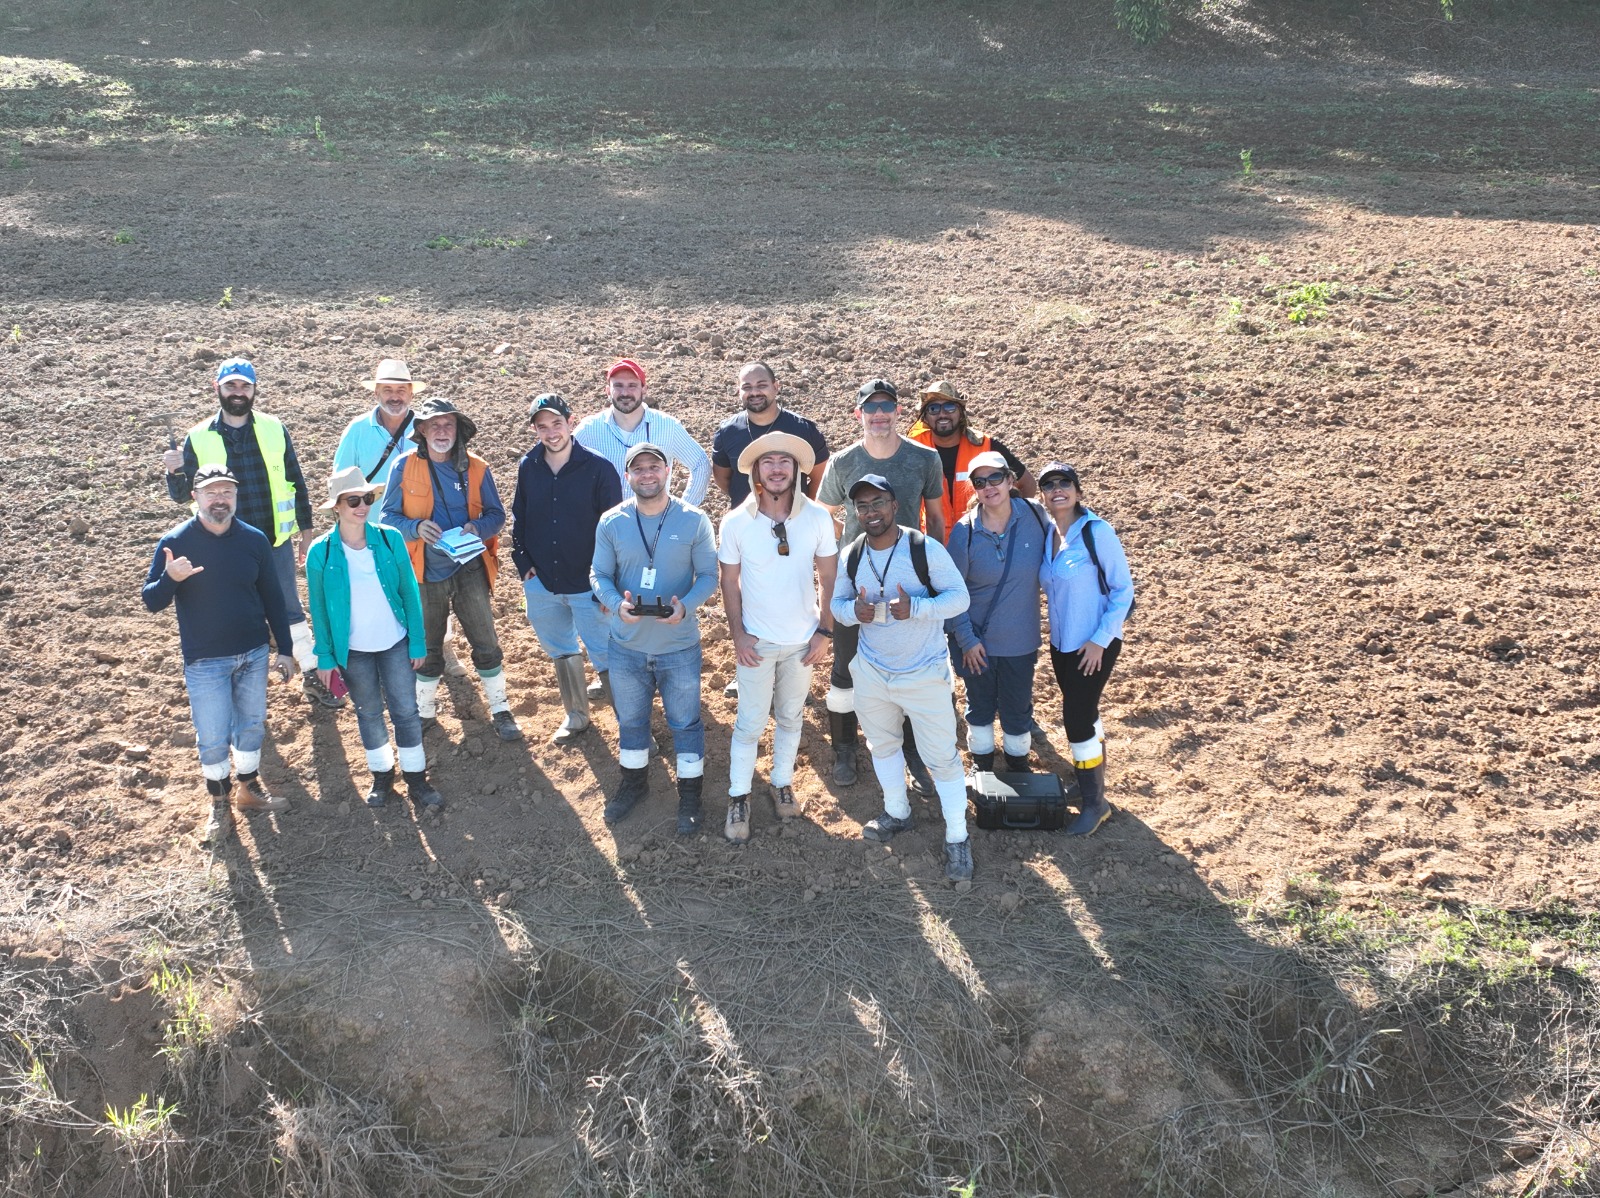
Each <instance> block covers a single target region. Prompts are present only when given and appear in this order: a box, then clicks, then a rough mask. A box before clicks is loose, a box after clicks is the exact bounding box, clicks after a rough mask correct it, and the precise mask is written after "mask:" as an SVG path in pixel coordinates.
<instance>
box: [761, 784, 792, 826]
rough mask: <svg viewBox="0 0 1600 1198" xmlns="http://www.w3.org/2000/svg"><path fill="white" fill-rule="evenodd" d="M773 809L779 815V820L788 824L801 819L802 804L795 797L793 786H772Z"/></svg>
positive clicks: (770, 788)
mask: <svg viewBox="0 0 1600 1198" xmlns="http://www.w3.org/2000/svg"><path fill="white" fill-rule="evenodd" d="M768 789H769V790H771V792H772V809H773V810H774V811H776V812H777V813H778V818H779V819H780V820H783V821H785V822H787V821H788V820H792V819H799V818H800V803H799V800H797V799H796V798H795V797H794V787H792V786H772V787H769V788H768Z"/></svg>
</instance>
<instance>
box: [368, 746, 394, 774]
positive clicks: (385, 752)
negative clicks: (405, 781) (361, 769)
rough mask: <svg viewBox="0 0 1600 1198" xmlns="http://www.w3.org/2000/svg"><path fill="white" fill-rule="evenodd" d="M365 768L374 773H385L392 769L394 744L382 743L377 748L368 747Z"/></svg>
mask: <svg viewBox="0 0 1600 1198" xmlns="http://www.w3.org/2000/svg"><path fill="white" fill-rule="evenodd" d="M366 752H367V768H368V769H369V770H371V771H372V772H373V773H374V774H382V773H386V772H387V771H389V770H392V769H394V746H393V745H387V744H386V745H384V746H382V747H381V748H377V749H368V750H367V751H366Z"/></svg>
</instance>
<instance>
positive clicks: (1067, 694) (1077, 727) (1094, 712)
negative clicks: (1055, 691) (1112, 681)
mask: <svg viewBox="0 0 1600 1198" xmlns="http://www.w3.org/2000/svg"><path fill="white" fill-rule="evenodd" d="M1121 652H1122V638H1121V637H1118V638H1117V639H1116V640H1114V641H1112V642H1111V643H1110V644H1109V645H1107V646H1106V651H1105V653H1104V655H1103V656H1102V657H1101V658H1100V668H1099V669H1098V670H1096V671H1095V672H1094V673H1093V674H1085V673H1084V672H1083V671H1082V670H1080V669H1079V668H1078V655H1077V654H1076V653H1063V652H1061V650H1060V649H1057V648H1056V647H1055V646H1054V645H1051V646H1050V664H1051V666H1052V667H1054V669H1055V672H1056V684H1057V685H1058V686H1060V687H1061V718H1062V722H1063V723H1065V724H1066V726H1067V739H1068V740H1070V741H1071V742H1072V743H1073V744H1082V743H1083V742H1084V741H1086V740H1093V739H1094V722H1095V721H1096V720H1098V719H1099V718H1100V692H1101V691H1103V690H1105V689H1106V680H1107V679H1108V678H1110V677H1111V669H1112V667H1113V666H1115V665H1116V664H1117V657H1118V656H1119V655H1120V654H1121Z"/></svg>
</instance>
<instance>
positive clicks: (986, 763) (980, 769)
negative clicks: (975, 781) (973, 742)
mask: <svg viewBox="0 0 1600 1198" xmlns="http://www.w3.org/2000/svg"><path fill="white" fill-rule="evenodd" d="M972 772H973V773H975V774H977V773H986V774H992V773H994V754H993V753H973V754H972Z"/></svg>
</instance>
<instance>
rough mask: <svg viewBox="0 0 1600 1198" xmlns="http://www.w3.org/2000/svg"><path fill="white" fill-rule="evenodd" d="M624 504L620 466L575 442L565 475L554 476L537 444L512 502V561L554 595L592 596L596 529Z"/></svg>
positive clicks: (519, 572) (520, 469) (520, 472)
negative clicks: (534, 573) (587, 593)
mask: <svg viewBox="0 0 1600 1198" xmlns="http://www.w3.org/2000/svg"><path fill="white" fill-rule="evenodd" d="M621 502H622V479H621V478H620V477H619V476H618V475H617V470H616V467H615V466H613V465H612V464H611V463H610V462H608V461H606V460H605V458H603V457H601V456H600V455H599V454H597V453H595V452H594V451H593V450H590V449H585V448H584V447H583V446H582V445H580V444H579V443H578V442H577V441H576V440H574V441H573V442H572V456H571V457H570V458H568V459H567V464H566V465H565V466H563V467H562V469H561V473H560V474H552V473H550V467H549V466H546V465H545V462H544V446H543V445H542V444H540V445H535V446H534V447H533V448H532V449H530V450H529V451H528V452H527V453H526V454H524V455H523V457H522V461H521V462H519V463H518V464H517V491H516V494H515V495H514V496H512V499H511V560H512V561H513V562H515V563H516V566H517V577H518V578H526V577H527V575H528V570H529V569H530V568H533V569H535V570H537V571H538V577H539V582H540V584H541V585H543V587H544V589H545V590H547V591H549V592H550V593H551V594H553V595H576V594H579V593H581V592H583V591H587V590H588V589H589V564H590V562H592V561H593V560H594V530H595V526H596V525H597V524H599V523H600V517H601V516H602V515H603V514H604V513H606V512H608V511H610V510H611V509H612V508H614V507H616V506H617V504H619V503H621Z"/></svg>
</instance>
